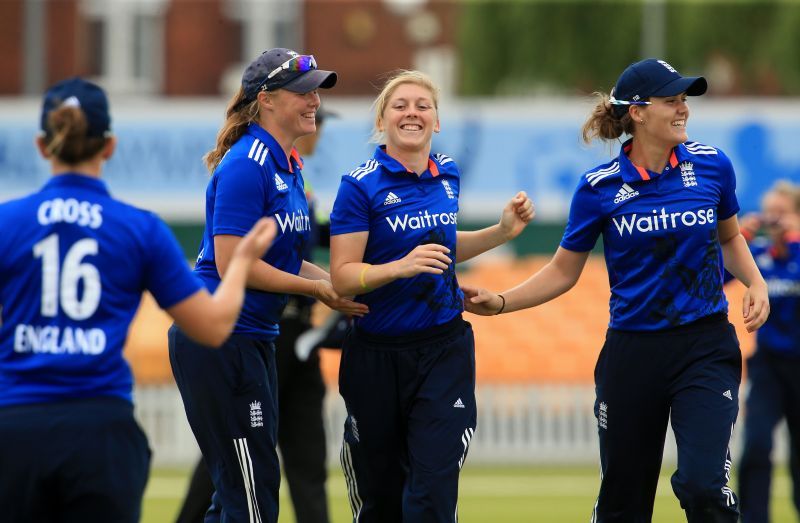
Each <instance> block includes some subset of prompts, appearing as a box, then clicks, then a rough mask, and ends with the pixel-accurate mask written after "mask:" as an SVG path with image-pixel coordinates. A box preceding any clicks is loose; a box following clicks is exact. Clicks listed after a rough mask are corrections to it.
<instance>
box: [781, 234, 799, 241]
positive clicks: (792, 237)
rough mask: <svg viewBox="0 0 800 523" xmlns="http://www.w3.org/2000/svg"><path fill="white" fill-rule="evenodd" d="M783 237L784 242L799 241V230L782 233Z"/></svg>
mask: <svg viewBox="0 0 800 523" xmlns="http://www.w3.org/2000/svg"><path fill="white" fill-rule="evenodd" d="M783 239H784V240H786V243H800V232H795V231H789V232H787V233H786V234H784V235H783Z"/></svg>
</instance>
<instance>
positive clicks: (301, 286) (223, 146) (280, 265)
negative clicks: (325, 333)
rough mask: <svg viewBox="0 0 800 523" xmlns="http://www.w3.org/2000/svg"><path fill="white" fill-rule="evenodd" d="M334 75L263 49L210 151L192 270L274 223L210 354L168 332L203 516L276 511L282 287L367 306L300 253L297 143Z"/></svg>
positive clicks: (213, 274)
mask: <svg viewBox="0 0 800 523" xmlns="http://www.w3.org/2000/svg"><path fill="white" fill-rule="evenodd" d="M335 83H336V73H334V72H331V71H323V70H320V69H318V68H317V63H316V60H314V57H313V56H310V55H301V54H298V53H296V52H294V51H291V50H289V49H282V48H275V49H270V50H268V51H265V52H264V53H262V54H261V56H259V57H258V58H256V59H255V60H254V61H253V62H252V63H251V64H250V65H249V66H248V67H247V69H246V70H245V72H244V75H243V76H242V85H241V87H240V88H239V90H238V92H237V93H236V94H235V95H234V96H233V98H232V99H231V101H230V102H229V104H228V109H227V117H226V120H225V122H224V124H223V126H222V128H221V129H220V131H219V133H218V135H217V145H216V147H215V148H214V149H213V150H212V151H210V152H209V153H208V154H207V155H206V157H205V161H206V165H207V166H208V168H209V170H210V171H211V172H212V176H211V180H210V181H209V184H208V188H207V190H206V227H205V232H204V234H203V240H202V243H201V245H200V253H199V254H198V257H197V264H196V266H195V273H196V274H197V275H198V276H200V278H201V279H202V280H203V281H204V283H205V284H206V286H207V287H208V288H209V289H214V288H216V287H217V285H219V282H220V278H221V276H222V275H223V274H225V273H226V272H227V270H228V267H229V264H230V260H231V254H232V253H233V252H234V250H235V248H236V246H237V245H238V244H239V243H240V242H241V240H242V236H243V235H244V233H245V232H246V231H247V230H248V229H249V228H250V227H251V226H252V224H253V223H255V222H257V221H258V220H259V219H260V218H261V217H263V216H272V217H274V218H275V220H276V221H277V224H278V235H277V237H276V240H275V243H274V245H273V248H272V249H271V250H270V252H269V253H268V254H267V255H266V256H264V257H263V258H262V259H261V260H260V261H258V262H256V263H255V264H254V266H253V268H252V270H251V271H250V274H249V277H248V281H247V287H248V288H247V292H246V296H245V302H244V306H243V308H242V314H241V316H240V317H239V319H238V321H237V323H236V327H235V328H234V331H233V335H232V336H231V337H230V338H229V339H228V340H227V341H226V342H225V343H224V344H223V346H222V348H221V349H220V350H219V351H215V352H208V351H205V350H203V348H202V346H200V345H198V344H197V343H194V342H193V341H192V340H190V339H188V338H187V337H186V336H185V335H184V333H183V331H182V330H181V329H180V328H178V327H176V326H173V327H172V328H171V329H170V336H169V348H170V362H171V363H172V371H173V374H174V375H175V381H176V382H177V384H178V388H179V389H180V392H181V396H182V398H183V402H184V406H185V408H186V416H187V418H188V420H189V424H190V425H191V427H192V431H193V432H194V434H195V437H196V438H197V442H198V444H199V446H200V450H201V451H202V453H203V458H204V460H205V462H206V465H207V466H208V470H209V472H210V474H211V478H212V480H213V483H214V487H215V488H216V492H215V494H214V496H213V498H212V504H211V508H209V512H208V513H207V514H206V521H225V522H239V521H247V522H253V521H255V522H262V521H263V522H272V523H274V522H275V521H277V518H278V486H279V484H280V469H279V467H278V455H277V453H276V450H275V445H276V441H277V428H278V426H277V423H278V420H277V415H278V414H277V413H278V404H277V383H276V370H275V346H274V343H273V342H274V340H275V338H276V337H277V336H278V322H279V321H280V318H281V312H282V310H283V308H284V305H285V304H286V301H287V294H305V295H308V296H313V297H315V298H318V299H319V300H320V301H322V302H324V303H325V304H327V305H329V306H330V307H332V308H335V309H339V310H342V311H344V312H347V313H350V314H364V313H366V312H367V308H366V307H365V306H364V305H361V304H356V303H354V302H352V301H350V300H346V299H343V298H340V297H339V295H337V294H336V292H334V290H333V287H332V286H331V284H330V281H329V276H328V273H326V272H325V271H323V270H322V269H320V268H319V267H317V266H315V265H313V264H311V263H309V262H306V261H304V260H303V253H304V251H305V245H306V243H307V242H308V241H309V228H310V217H309V214H308V204H307V202H306V195H305V190H304V187H303V177H302V175H301V173H300V169H301V168H302V161H301V160H300V157H299V156H298V154H297V151H296V150H295V149H294V147H293V144H294V142H295V140H297V139H298V138H299V137H301V136H303V135H307V134H311V133H313V132H314V130H315V123H314V119H315V113H316V111H317V109H319V106H320V98H319V94H318V91H317V90H318V89H320V88H323V89H327V88H330V87H333V86H334V84H335Z"/></svg>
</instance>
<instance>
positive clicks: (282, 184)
mask: <svg viewBox="0 0 800 523" xmlns="http://www.w3.org/2000/svg"><path fill="white" fill-rule="evenodd" d="M275 187H277V188H278V190H279V191H285V190H286V189H288V188H289V186H288V185H286V182H284V181H283V180H281V177H280V176H278V173H275Z"/></svg>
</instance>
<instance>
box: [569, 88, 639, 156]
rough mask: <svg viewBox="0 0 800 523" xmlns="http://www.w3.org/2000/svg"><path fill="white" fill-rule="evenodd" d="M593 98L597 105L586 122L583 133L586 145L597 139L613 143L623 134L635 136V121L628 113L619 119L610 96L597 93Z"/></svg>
mask: <svg viewBox="0 0 800 523" xmlns="http://www.w3.org/2000/svg"><path fill="white" fill-rule="evenodd" d="M593 96H594V97H595V98H596V99H597V104H596V105H595V107H594V109H593V110H592V113H591V114H590V115H589V118H587V119H586V122H584V124H583V129H582V133H581V134H582V136H583V141H584V142H585V143H587V144H589V143H591V142H592V140H594V139H595V138H599V139H600V140H605V141H611V140H616V139H617V138H619V137H620V136H622V135H623V134H628V135H633V119H632V118H631V115H630V114H628V112H627V111H626V112H625V114H623V115H622V117H618V116H617V115H616V114H615V112H614V106H613V105H611V102H610V97H609V95H607V94H606V93H600V92H596V93H593Z"/></svg>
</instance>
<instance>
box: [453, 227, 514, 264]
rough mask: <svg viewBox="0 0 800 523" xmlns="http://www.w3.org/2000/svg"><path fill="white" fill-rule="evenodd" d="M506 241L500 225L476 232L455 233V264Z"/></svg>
mask: <svg viewBox="0 0 800 523" xmlns="http://www.w3.org/2000/svg"><path fill="white" fill-rule="evenodd" d="M507 241H508V238H506V237H505V236H504V235H503V233H502V231H501V229H500V225H497V224H495V225H492V226H491V227H486V228H485V229H480V230H477V231H458V232H457V233H456V263H458V262H463V261H466V260H469V259H471V258H474V257H475V256H478V255H479V254H483V253H484V252H486V251H488V250H491V249H494V248H495V247H497V246H499V245H502V244H504V243H506V242H507Z"/></svg>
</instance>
